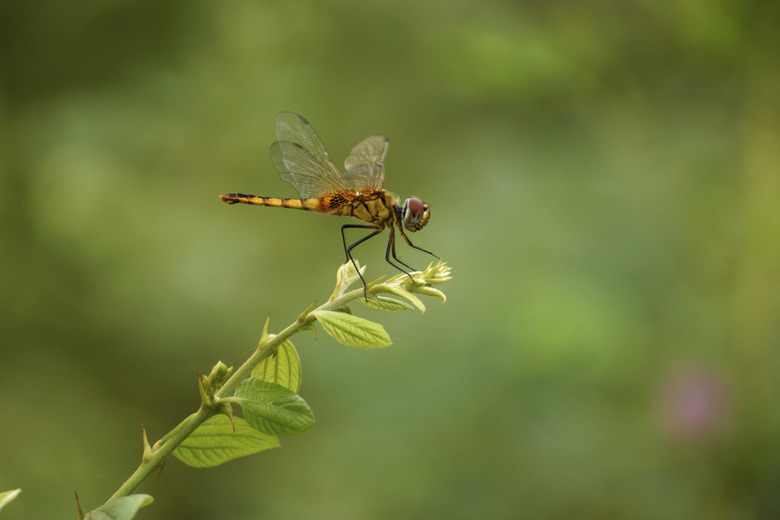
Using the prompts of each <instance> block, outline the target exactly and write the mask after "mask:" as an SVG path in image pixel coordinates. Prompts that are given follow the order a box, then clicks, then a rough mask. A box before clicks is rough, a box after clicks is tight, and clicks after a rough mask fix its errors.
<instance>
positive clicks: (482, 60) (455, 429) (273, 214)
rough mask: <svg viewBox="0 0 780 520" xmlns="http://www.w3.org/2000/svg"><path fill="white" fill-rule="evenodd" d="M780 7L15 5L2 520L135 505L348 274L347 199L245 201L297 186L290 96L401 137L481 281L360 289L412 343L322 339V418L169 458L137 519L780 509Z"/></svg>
mask: <svg viewBox="0 0 780 520" xmlns="http://www.w3.org/2000/svg"><path fill="white" fill-rule="evenodd" d="M778 5H780V4H778V3H776V2H775V3H772V2H765V3H761V2H756V3H751V2H737V1H734V0H693V1H690V2H687V1H684V2H674V1H665V0H662V1H649V0H645V1H634V2H621V1H609V0H607V1H597V0H586V1H571V0H564V1H558V2H533V1H510V0H487V1H483V2H474V1H471V2H465V1H455V2H441V1H433V2H420V1H418V0H414V1H411V0H401V1H398V2H392V3H391V2H357V1H354V0H343V1H309V2H297V1H289V2H255V1H249V0H229V1H226V2H205V1H193V2H174V1H170V0H162V1H160V0H156V1H153V2H152V1H143V0H142V1H133V2H131V1H125V0H118V1H114V2H98V1H94V0H79V1H76V2H67V3H54V2H52V3H42V2H17V3H13V4H9V3H6V4H4V6H3V8H2V15H0V46H1V48H2V62H1V63H0V78H1V79H0V81H1V82H2V83H1V89H2V92H1V93H0V94H1V97H0V113H1V114H2V128H1V129H0V132H1V134H0V154H2V162H1V163H0V164H1V167H2V176H1V177H0V183H1V184H0V200H1V203H0V210H1V211H2V213H1V217H2V218H1V219H0V229H2V234H0V248H1V249H2V255H1V256H0V259H1V260H0V261H1V262H2V292H1V293H0V296H1V297H0V305H2V321H1V322H0V327H2V328H1V330H0V332H1V336H0V341H1V342H2V363H1V364H0V366H2V376H0V395H2V396H3V398H2V407H1V408H0V410H1V412H2V421H3V422H2V425H3V427H2V439H1V440H2V442H0V489H2V490H5V489H11V488H15V487H22V488H23V490H24V492H23V494H22V495H21V496H20V497H19V498H18V499H17V500H16V501H15V502H14V503H13V504H12V505H11V506H9V507H8V508H7V509H6V510H5V511H3V518H8V519H33V518H35V519H44V518H68V517H72V516H71V515H75V506H74V503H73V492H74V491H77V492H78V494H79V496H80V497H81V499H82V501H83V502H84V504H85V506H86V507H95V506H97V505H99V504H100V503H102V502H103V501H104V500H105V499H106V498H107V497H108V496H109V495H110V494H111V493H112V492H113V491H114V490H115V489H116V488H117V487H118V486H119V484H120V483H121V482H122V481H123V480H124V479H125V478H126V477H127V476H129V474H130V473H131V472H132V470H133V469H134V468H135V467H136V465H137V463H138V462H139V458H140V454H141V443H140V430H141V425H142V424H143V425H145V427H146V429H147V431H148V432H149V435H150V437H151V438H152V439H157V438H159V437H160V436H161V435H163V434H164V433H166V432H167V431H168V430H169V429H170V428H171V427H173V426H174V425H175V424H177V423H178V422H179V421H180V420H181V419H182V418H183V417H185V416H186V415H187V414H189V413H190V412H192V411H194V410H195V408H196V407H197V405H198V395H197V389H196V384H195V375H196V374H197V373H203V372H208V371H209V369H210V368H211V366H212V365H213V364H214V363H215V362H216V361H217V360H222V361H224V362H226V363H228V364H239V363H240V362H241V361H242V360H244V359H245V358H246V357H247V356H248V355H249V353H250V352H251V351H252V349H253V348H254V347H255V345H256V342H257V339H258V338H259V334H260V330H261V327H262V324H263V321H264V319H265V316H266V314H267V313H269V312H270V313H271V329H272V330H280V329H281V328H282V327H283V326H285V325H286V324H288V323H289V322H291V321H292V320H294V319H295V317H296V316H297V315H298V313H300V312H301V311H302V310H303V309H304V308H305V307H306V306H308V305H309V304H310V303H311V301H312V300H314V299H317V300H319V301H324V300H325V299H326V298H327V297H328V295H329V294H330V291H331V289H332V285H333V282H334V275H335V272H336V269H337V268H338V266H339V264H340V262H341V261H342V255H343V252H342V246H341V241H340V237H339V227H340V226H341V225H342V224H344V223H345V221H343V219H335V218H332V217H323V216H319V215H312V214H309V213H306V212H294V211H285V210H276V209H270V208H258V207H249V206H233V207H230V206H226V205H225V204H222V203H221V202H220V201H219V200H218V199H217V196H218V195H219V194H220V193H225V192H232V191H243V192H248V193H256V194H258V195H270V196H282V197H284V196H288V197H289V196H294V195H295V192H294V191H293V189H292V188H291V187H290V186H289V185H288V184H286V183H284V182H283V181H282V180H280V179H279V177H278V175H277V174H276V173H275V171H274V170H273V167H272V166H271V163H270V161H269V158H268V146H269V145H270V143H271V142H272V141H274V140H275V135H274V127H273V125H274V116H275V113H276V112H277V111H280V110H292V111H295V112H298V113H300V114H302V115H304V116H305V117H306V118H307V119H309V120H310V121H311V122H312V124H313V126H314V127H315V128H316V129H317V131H318V132H319V134H320V136H321V137H322V139H323V141H324V142H325V144H326V146H327V147H328V149H329V150H330V152H331V155H332V156H333V158H334V160H336V162H337V163H340V162H341V161H342V160H343V158H344V157H345V156H346V154H347V153H348V151H349V150H350V148H351V147H352V146H353V145H354V144H355V143H357V142H358V141H359V140H360V139H362V138H363V137H365V136H367V135H369V134H374V133H380V134H385V135H387V136H389V138H390V142H391V147H390V153H389V155H388V158H387V161H386V168H387V174H386V183H385V187H386V188H387V189H389V190H391V191H393V192H395V193H397V194H399V195H400V196H401V197H406V196H408V195H410V194H414V195H417V196H419V197H421V198H423V199H424V200H426V201H428V202H429V203H430V204H431V210H432V217H431V221H430V223H429V225H428V227H426V228H425V229H424V230H422V231H420V232H419V233H417V234H415V235H414V237H413V239H414V240H415V242H416V243H417V244H418V245H420V246H422V247H425V248H427V249H430V250H432V251H435V252H436V253H438V254H439V255H440V256H442V258H443V259H444V260H446V261H447V262H449V264H450V265H451V266H452V267H453V269H454V275H455V279H454V280H453V281H452V282H450V283H449V284H447V285H445V286H444V287H443V289H444V290H445V292H446V293H447V296H448V298H449V300H448V301H447V302H446V304H444V305H440V304H439V303H437V302H436V301H435V300H430V299H429V300H427V302H426V303H428V304H429V306H428V311H427V312H426V314H425V315H421V314H420V313H393V314H389V313H386V314H381V315H377V314H376V313H373V312H372V311H371V310H369V309H363V308H360V309H356V311H357V312H358V313H359V314H360V315H362V316H364V317H368V318H372V319H377V320H379V321H381V322H382V323H383V324H384V326H385V327H386V329H387V330H388V332H389V333H390V335H391V337H392V339H393V341H394V345H393V346H392V347H391V348H389V349H385V350H382V351H360V350H355V349H350V348H347V347H342V346H340V345H338V344H336V343H335V342H334V341H333V340H331V339H330V338H328V337H327V336H326V335H325V334H322V333H321V334H320V335H319V338H318V339H317V340H316V341H315V340H314V339H313V338H312V336H311V335H302V336H299V337H297V340H296V341H295V343H296V346H297V347H298V350H299V352H300V354H301V357H302V362H303V369H304V374H303V376H304V377H303V387H302V390H301V393H302V395H303V397H304V398H305V399H306V400H307V401H308V402H309V403H310V404H311V406H312V407H313V409H314V412H315V414H316V417H317V424H316V425H315V427H314V428H313V429H312V430H311V431H310V432H308V433H306V434H305V435H302V436H300V437H295V438H289V439H283V448H282V449H279V450H272V451H269V452H266V453H263V454H260V455H258V456H254V457H249V458H244V459H240V460H238V461H234V462H231V463H228V464H225V465H223V466H220V467H217V468H214V469H211V470H194V469H190V468H187V467H185V466H183V465H182V464H180V463H179V462H178V461H175V460H171V461H169V463H168V464H167V466H166V467H165V470H164V471H163V473H162V474H161V476H160V477H159V478H157V479H153V480H151V481H149V482H147V483H146V484H145V485H144V486H143V487H142V488H141V490H140V491H142V492H146V493H150V494H152V495H153V496H154V497H155V498H156V502H155V503H154V504H153V505H152V506H151V507H149V508H147V509H145V510H143V511H142V513H141V515H140V516H139V517H140V518H149V519H171V518H188V519H213V518H242V519H243V518H246V519H249V518H317V519H329V518H339V519H342V518H349V519H352V518H354V519H366V518H371V519H396V518H412V519H418V518H419V519H427V518H455V519H459V518H464V519H465V518H469V519H470V518H480V519H483V518H593V519H602V518H633V519H636V518H639V519H642V518H675V519H676V518H679V519H690V518H706V519H743V518H745V519H747V518H751V519H752V518H767V519H769V518H779V517H780V407H779V406H778V402H780V377H779V372H780V350H779V348H780V320H779V319H778V317H779V316H780V246H779V244H780V241H779V240H778V238H780V204H779V203H778V201H779V200H780V168H779V167H778V165H780V65H779V62H778V55H780V30H779V29H780V27H779V24H778V20H780V12H779V9H778ZM384 243H385V242H384V240H383V239H381V238H380V239H375V240H373V241H372V242H370V243H368V244H366V245H364V246H361V248H359V249H358V250H357V251H358V255H357V256H358V258H359V259H360V260H361V262H363V263H365V264H368V269H369V271H368V276H369V277H371V278H373V277H376V276H379V275H381V274H385V273H391V274H394V271H393V270H392V268H390V267H389V266H388V265H387V264H385V263H384V258H383V255H384ZM400 251H401V254H402V258H404V259H405V260H407V261H408V262H409V263H411V264H412V265H415V266H418V267H422V266H424V265H426V264H427V262H428V261H429V258H427V257H426V256H425V255H423V254H421V253H417V252H414V251H410V250H409V249H408V248H406V247H402V248H401V250H400Z"/></svg>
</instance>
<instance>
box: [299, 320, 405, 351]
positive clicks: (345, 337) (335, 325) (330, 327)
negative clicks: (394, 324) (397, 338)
mask: <svg viewBox="0 0 780 520" xmlns="http://www.w3.org/2000/svg"><path fill="white" fill-rule="evenodd" d="M314 316H316V318H317V321H319V322H320V325H322V328H323V329H325V332H327V333H328V334H330V336H331V337H332V338H333V339H335V340H336V341H338V342H339V343H341V344H342V345H346V346H348V347H359V348H379V347H387V346H389V345H390V344H391V343H392V342H391V341H390V336H388V335H387V332H385V329H384V328H383V327H382V326H381V325H380V324H378V323H374V322H373V321H368V320H365V319H363V318H358V317H357V316H352V315H351V314H345V313H343V312H333V311H317V312H315V313H314Z"/></svg>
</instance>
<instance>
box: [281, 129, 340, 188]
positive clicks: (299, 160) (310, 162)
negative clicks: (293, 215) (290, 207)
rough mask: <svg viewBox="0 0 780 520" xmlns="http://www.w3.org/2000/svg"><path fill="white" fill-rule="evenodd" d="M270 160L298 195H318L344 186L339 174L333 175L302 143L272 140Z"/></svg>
mask: <svg viewBox="0 0 780 520" xmlns="http://www.w3.org/2000/svg"><path fill="white" fill-rule="evenodd" d="M271 162H272V163H273V164H274V167H276V170H277V171H278V172H279V175H280V176H281V178H282V179H284V180H285V181H287V182H289V183H290V184H292V185H293V186H294V187H295V189H296V190H297V191H298V193H299V194H300V196H301V198H304V199H307V198H309V197H320V196H322V195H324V194H326V193H333V192H336V191H342V190H343V189H344V188H345V185H344V180H343V179H342V178H341V175H338V176H336V175H334V174H333V173H332V171H331V170H330V169H329V168H328V166H327V165H326V164H325V163H323V162H322V160H320V159H319V158H318V157H316V156H315V155H314V154H312V152H311V151H309V150H307V149H306V148H304V147H303V145H301V144H298V143H293V142H290V141H276V142H275V143H273V144H271ZM334 168H335V166H334Z"/></svg>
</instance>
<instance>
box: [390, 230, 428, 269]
mask: <svg viewBox="0 0 780 520" xmlns="http://www.w3.org/2000/svg"><path fill="white" fill-rule="evenodd" d="M398 231H399V232H400V233H401V236H402V237H404V240H406V243H407V244H409V246H410V247H412V248H414V249H417V250H418V251H422V252H423V253H428V254H429V255H431V256H435V257H436V258H439V255H437V254H436V253H431V252H430V251H428V250H427V249H423V248H422V247H417V246H416V245H414V244H412V241H411V240H409V237H407V236H406V233H404V230H403V229H401V227H400V226H399V227H398ZM393 257H395V255H393ZM396 260H398V259H397V258H396ZM398 261H399V262H401V261H400V260H398ZM401 263H403V262H401ZM404 265H406V264H404Z"/></svg>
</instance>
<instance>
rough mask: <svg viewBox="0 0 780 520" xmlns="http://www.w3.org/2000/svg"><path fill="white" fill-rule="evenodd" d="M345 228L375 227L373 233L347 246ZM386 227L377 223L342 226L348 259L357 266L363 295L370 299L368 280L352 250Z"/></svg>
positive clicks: (342, 237) (343, 241)
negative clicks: (364, 277) (361, 272)
mask: <svg viewBox="0 0 780 520" xmlns="http://www.w3.org/2000/svg"><path fill="white" fill-rule="evenodd" d="M345 229H373V230H374V231H372V232H371V233H369V234H368V235H366V236H364V237H363V238H361V239H360V240H358V241H357V242H355V243H353V244H350V245H349V246H347V237H346V236H345V235H344V230H345ZM383 229H385V228H384V226H377V225H370V224H345V225H343V226H341V242H342V243H343V244H344V252H345V253H346V254H347V261H348V262H352V266H353V267H354V268H355V272H356V273H357V274H358V276H359V277H360V281H361V282H363V296H364V297H365V298H366V299H368V292H367V291H368V289H367V288H366V281H365V280H364V279H363V275H362V274H360V269H358V266H357V263H356V262H355V259H354V258H353V257H352V250H353V249H354V248H355V247H357V246H359V245H360V244H362V243H363V242H365V241H366V240H368V239H369V238H371V237H374V236H376V235H378V234H379V233H381V232H382V230H383Z"/></svg>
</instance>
